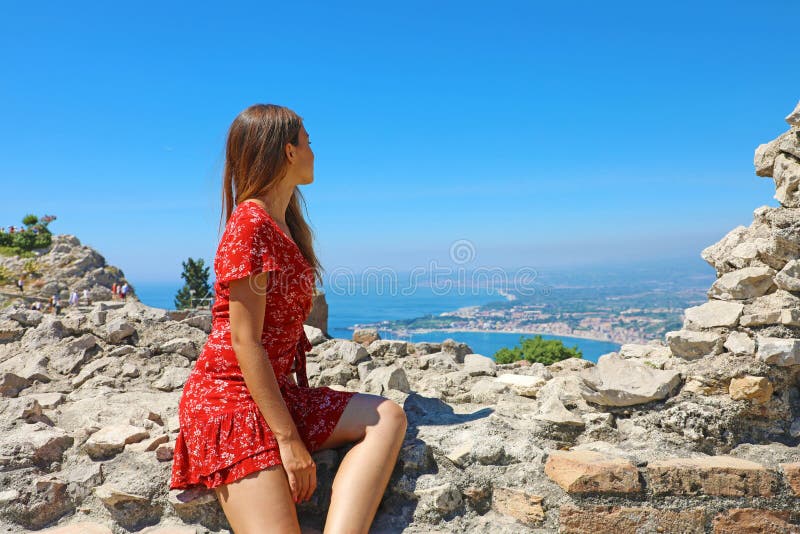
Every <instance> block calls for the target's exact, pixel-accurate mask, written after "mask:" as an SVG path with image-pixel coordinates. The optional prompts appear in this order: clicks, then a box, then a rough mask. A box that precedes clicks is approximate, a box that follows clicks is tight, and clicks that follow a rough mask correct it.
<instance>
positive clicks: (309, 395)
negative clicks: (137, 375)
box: [169, 201, 356, 489]
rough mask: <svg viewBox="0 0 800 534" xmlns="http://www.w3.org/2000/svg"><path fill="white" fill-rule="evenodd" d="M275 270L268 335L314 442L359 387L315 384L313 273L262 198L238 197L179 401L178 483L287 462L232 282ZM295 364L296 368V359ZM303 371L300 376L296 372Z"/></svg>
mask: <svg viewBox="0 0 800 534" xmlns="http://www.w3.org/2000/svg"><path fill="white" fill-rule="evenodd" d="M262 271H272V272H271V273H270V276H269V280H268V282H267V286H266V288H264V289H266V296H265V298H266V311H265V314H264V329H263V332H262V336H261V342H262V344H263V345H264V348H265V350H266V353H267V355H268V357H269V361H270V364H271V365H272V368H273V370H274V371H275V376H276V378H277V380H278V385H279V387H280V390H281V394H282V395H283V399H284V401H285V402H286V406H287V407H288V408H289V412H290V413H291V415H292V419H293V420H294V422H295V425H296V426H297V430H298V432H299V434H300V438H301V439H302V440H303V442H304V443H305V445H306V447H307V449H308V450H309V452H314V451H316V450H318V448H319V446H320V445H321V444H322V443H324V442H325V440H326V439H328V437H329V436H330V434H331V432H333V428H334V427H335V426H336V423H337V422H338V421H339V418H340V417H341V415H342V412H344V409H345V408H346V407H347V403H348V402H349V401H350V398H351V397H353V396H354V395H356V392H352V391H337V390H335V389H332V388H329V387H327V386H325V387H317V388H311V387H308V379H307V377H306V373H305V354H306V351H308V350H310V349H311V343H310V342H309V340H308V338H307V337H306V334H305V330H304V329H303V321H304V320H305V318H306V317H307V316H308V313H309V312H310V311H311V301H312V296H313V288H314V273H313V270H312V269H311V266H310V265H309V264H308V262H307V261H306V259H305V257H304V256H303V254H302V253H301V252H300V249H299V248H298V247H297V245H296V244H295V243H294V241H293V240H292V239H291V238H290V237H289V236H287V235H286V234H285V233H284V232H283V230H282V229H281V227H280V226H278V223H277V222H275V221H274V220H273V219H272V217H270V215H269V214H268V213H267V212H266V210H264V208H262V207H261V206H260V205H258V204H256V203H254V202H249V201H244V202H240V203H239V204H237V205H236V207H235V209H234V210H233V212H232V214H231V216H230V218H229V219H228V222H227V224H226V227H225V231H224V233H223V235H222V239H221V240H220V243H219V246H218V248H217V254H216V257H215V259H214V272H215V273H216V281H215V283H214V290H215V293H216V299H215V301H214V306H213V308H212V317H213V322H212V329H211V333H210V334H209V336H208V340H207V341H206V344H205V346H204V347H203V350H202V352H201V354H200V356H199V357H198V359H197V362H195V364H194V367H193V369H192V371H191V373H190V375H189V378H188V380H187V381H186V384H185V385H184V388H183V393H182V395H181V400H180V404H179V407H178V419H179V422H180V430H179V432H178V436H177V438H176V440H175V453H174V456H173V463H172V479H171V480H170V484H169V487H170V489H178V488H190V487H206V488H213V487H217V486H219V485H221V484H228V483H230V482H233V481H235V480H238V479H240V478H243V477H245V476H247V475H249V474H250V473H253V472H255V471H259V470H261V469H265V468H267V467H270V466H272V465H275V464H280V463H282V462H281V457H280V452H279V449H278V442H277V441H276V439H275V436H274V434H273V433H272V431H271V430H270V428H269V425H268V424H267V422H266V420H265V419H264V416H263V415H262V413H261V410H260V409H259V408H258V405H257V404H256V403H255V401H254V400H253V398H252V397H251V396H250V392H249V390H248V389H247V386H246V385H245V382H244V377H243V376H242V371H241V369H240V367H239V364H238V360H237V359H236V354H235V353H234V351H233V348H232V346H231V329H230V320H229V316H228V302H229V297H230V289H229V282H230V281H231V280H234V279H237V278H242V277H246V276H248V275H250V274H252V273H259V272H262ZM293 364H295V365H294V368H293ZM293 370H294V371H295V373H296V375H297V383H295V382H294V381H293V380H292V378H291V376H290V375H291V373H292V371H293Z"/></svg>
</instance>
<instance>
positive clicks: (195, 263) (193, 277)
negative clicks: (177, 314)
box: [175, 258, 211, 310]
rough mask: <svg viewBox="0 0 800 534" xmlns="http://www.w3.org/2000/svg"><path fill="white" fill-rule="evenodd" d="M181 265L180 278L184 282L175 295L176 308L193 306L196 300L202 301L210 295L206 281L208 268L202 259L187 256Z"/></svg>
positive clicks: (209, 287) (209, 288)
mask: <svg viewBox="0 0 800 534" xmlns="http://www.w3.org/2000/svg"><path fill="white" fill-rule="evenodd" d="M182 265H183V272H182V273H181V278H183V279H184V281H185V282H186V283H185V284H183V287H182V288H180V289H179V290H178V293H177V294H176V295H175V309H176V310H182V309H185V308H194V307H195V306H196V305H197V303H198V302H202V299H207V298H209V297H210V296H211V286H210V284H209V283H208V275H209V268H208V267H206V266H205V262H204V261H203V259H202V258H198V259H197V260H194V259H192V258H188V259H187V260H186V261H184V262H182Z"/></svg>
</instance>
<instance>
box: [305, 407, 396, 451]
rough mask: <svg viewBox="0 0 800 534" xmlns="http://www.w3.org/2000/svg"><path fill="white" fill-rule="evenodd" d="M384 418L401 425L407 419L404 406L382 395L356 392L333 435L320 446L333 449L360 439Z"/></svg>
mask: <svg viewBox="0 0 800 534" xmlns="http://www.w3.org/2000/svg"><path fill="white" fill-rule="evenodd" d="M382 420H383V421H387V422H388V423H394V422H398V425H399V424H400V423H399V421H400V420H405V413H404V412H403V408H402V407H400V405H398V404H397V403H396V402H394V401H393V400H391V399H387V398H386V397H382V396H381V395H373V394H371V393H356V394H355V395H353V397H352V398H351V399H350V402H348V403H347V408H345V409H344V412H342V415H341V417H340V418H339V422H338V423H336V426H335V427H334V428H333V432H331V435H330V436H328V439H326V440H325V442H324V443H323V444H322V445H320V447H319V448H320V449H331V448H336V447H341V446H342V445H346V444H348V443H353V442H356V441H359V440H360V439H361V438H363V437H364V436H365V435H366V433H367V429H368V427H374V426H377V425H378V423H379V422H381V421H382Z"/></svg>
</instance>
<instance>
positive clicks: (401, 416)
mask: <svg viewBox="0 0 800 534" xmlns="http://www.w3.org/2000/svg"><path fill="white" fill-rule="evenodd" d="M378 413H379V414H380V423H382V424H383V425H385V426H386V427H389V428H390V429H392V430H393V431H395V432H397V433H398V434H401V435H405V432H406V429H407V428H408V417H406V412H405V410H403V408H402V406H400V405H399V404H397V403H396V402H394V401H393V400H391V399H386V400H385V401H383V402H381V403H380V404H379V405H378Z"/></svg>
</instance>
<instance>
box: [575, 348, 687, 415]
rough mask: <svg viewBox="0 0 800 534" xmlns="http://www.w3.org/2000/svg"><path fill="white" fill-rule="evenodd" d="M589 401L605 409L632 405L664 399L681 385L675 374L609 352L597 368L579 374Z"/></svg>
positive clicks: (584, 393) (678, 374) (599, 361)
mask: <svg viewBox="0 0 800 534" xmlns="http://www.w3.org/2000/svg"><path fill="white" fill-rule="evenodd" d="M581 378H583V380H584V384H585V385H586V386H587V389H586V390H585V391H583V392H582V395H583V398H584V399H585V400H587V401H588V402H593V403H595V404H601V405H605V406H632V405H635V404H643V403H646V402H650V401H652V400H657V399H663V398H665V397H667V395H669V394H670V393H671V392H672V390H673V389H675V386H677V385H678V384H680V382H681V374H680V373H679V372H678V371H671V370H668V371H661V370H658V369H653V368H652V367H649V366H647V365H644V364H641V363H638V362H636V361H633V360H626V359H624V358H620V357H619V356H618V355H617V354H616V353H613V352H612V353H609V354H605V355H603V356H600V358H599V359H598V361H597V366H596V367H592V368H590V369H585V370H583V371H581Z"/></svg>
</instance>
